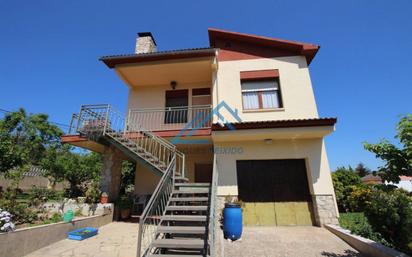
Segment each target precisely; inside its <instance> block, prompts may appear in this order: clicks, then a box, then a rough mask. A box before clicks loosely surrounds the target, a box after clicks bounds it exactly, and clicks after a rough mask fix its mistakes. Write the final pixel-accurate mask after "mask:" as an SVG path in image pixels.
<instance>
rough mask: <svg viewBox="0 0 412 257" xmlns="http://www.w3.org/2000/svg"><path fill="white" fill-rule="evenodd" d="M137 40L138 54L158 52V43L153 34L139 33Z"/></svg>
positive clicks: (136, 51)
mask: <svg viewBox="0 0 412 257" xmlns="http://www.w3.org/2000/svg"><path fill="white" fill-rule="evenodd" d="M137 36H138V37H137V38H136V50H135V53H136V54H146V53H153V52H156V51H157V48H156V41H155V40H154V38H153V35H152V33H151V32H139V33H137Z"/></svg>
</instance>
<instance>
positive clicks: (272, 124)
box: [212, 118, 337, 131]
mask: <svg viewBox="0 0 412 257" xmlns="http://www.w3.org/2000/svg"><path fill="white" fill-rule="evenodd" d="M336 122H337V118H318V119H301V120H276V121H257V122H239V123H230V125H231V127H234V128H235V129H264V128H296V127H323V126H334V125H335V124H336ZM221 130H230V128H229V126H227V125H225V126H223V127H222V126H221V125H220V124H217V123H214V124H212V131H221Z"/></svg>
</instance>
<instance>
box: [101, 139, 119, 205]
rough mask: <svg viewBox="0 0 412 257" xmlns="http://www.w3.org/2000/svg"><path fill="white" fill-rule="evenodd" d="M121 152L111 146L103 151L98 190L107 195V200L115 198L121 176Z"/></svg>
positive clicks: (111, 200) (112, 200)
mask: <svg viewBox="0 0 412 257" xmlns="http://www.w3.org/2000/svg"><path fill="white" fill-rule="evenodd" d="M121 156H122V154H121V153H120V152H119V150H117V149H115V148H114V147H113V146H110V147H107V148H106V150H105V151H104V153H103V168H102V173H101V180H100V190H101V191H102V192H105V193H107V194H108V195H109V201H110V202H114V201H116V200H117V198H118V196H119V191H120V183H121V178H122V161H123V158H121Z"/></svg>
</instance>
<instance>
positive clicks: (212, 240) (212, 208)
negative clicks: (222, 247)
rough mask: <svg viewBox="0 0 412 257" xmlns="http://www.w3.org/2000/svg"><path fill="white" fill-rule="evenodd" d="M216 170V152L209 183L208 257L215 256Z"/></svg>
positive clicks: (216, 215) (216, 220)
mask: <svg viewBox="0 0 412 257" xmlns="http://www.w3.org/2000/svg"><path fill="white" fill-rule="evenodd" d="M218 180H219V179H218V171H217V158H216V154H215V155H214V157H213V171H212V183H211V184H210V208H209V251H210V257H215V256H217V249H216V238H217V233H218V231H217V223H218V222H219V221H218V218H217V217H218V214H217V213H216V212H217V201H216V200H217V199H216V197H217V187H218Z"/></svg>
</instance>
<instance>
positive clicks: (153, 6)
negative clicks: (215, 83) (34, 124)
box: [0, 0, 412, 169]
mask: <svg viewBox="0 0 412 257" xmlns="http://www.w3.org/2000/svg"><path fill="white" fill-rule="evenodd" d="M145 2H146V3H147V4H145ZM411 12H412V1H408V0H404V1H363V0H346V1H340V2H338V1H330V0H325V1H311V2H310V3H309V2H307V1H244V2H242V1H203V2H202V1H156V2H153V1H102V0H99V1H84V0H83V1H75V0H71V1H62V0H53V1H52V0H49V1H43V0H36V1H19V0H15V1H11V0H10V1H5V0H0V56H1V61H0V89H1V91H0V108H1V109H6V110H15V109H17V108H19V107H24V108H26V109H27V110H28V111H29V112H33V113H37V112H44V113H48V114H49V115H50V119H51V120H52V121H55V122H59V123H64V124H68V123H69V120H70V115H71V113H73V112H76V111H78V108H79V106H80V105H81V104H84V103H111V104H113V105H115V106H117V107H119V108H123V109H124V108H125V106H126V99H127V88H126V86H125V85H123V84H122V82H121V81H120V79H118V78H117V77H116V75H115V73H114V72H113V71H112V70H109V69H107V68H106V67H105V66H104V65H103V64H102V63H101V62H99V61H98V58H99V57H100V56H103V55H111V54H123V53H132V52H133V50H134V43H135V36H136V33H137V32H140V31H151V32H152V33H153V34H154V36H155V38H156V41H157V43H158V47H159V49H160V50H167V49H179V48H190V47H205V46H208V37H207V28H208V27H216V28H221V29H227V30H233V31H237V32H244V33H251V34H258V35H264V36H270V37H278V38H284V39H290V40H297V41H304V42H309V43H317V44H320V45H321V49H320V51H319V53H318V55H317V56H316V58H315V60H314V61H313V62H312V64H311V66H310V70H311V77H312V83H313V87H314V90H315V96H316V99H317V104H318V109H319V113H320V115H321V116H322V117H338V124H337V126H336V129H337V130H336V132H335V133H334V134H332V135H331V136H329V137H328V138H327V139H326V142H327V149H328V155H329V160H330V164H331V168H333V169H334V168H336V167H337V166H341V165H349V164H350V165H352V166H355V165H356V164H357V163H358V162H364V163H365V164H366V165H367V166H369V167H371V168H376V167H377V166H379V165H380V162H379V161H378V160H376V159H375V158H374V156H373V155H372V154H370V153H368V152H366V151H365V150H363V147H362V142H364V141H369V142H376V141H378V140H379V139H380V138H383V137H386V138H388V139H391V140H392V138H393V135H394V133H395V126H396V122H397V121H398V119H399V115H402V114H406V113H412V103H411V95H412V89H411V88H412V83H411V81H412V80H411V74H412V33H411V28H412V19H411V18H410V14H411Z"/></svg>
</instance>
